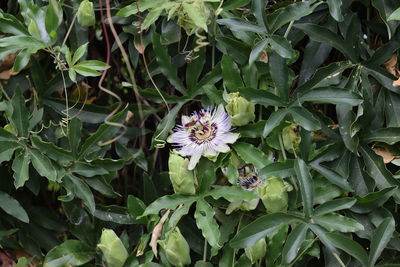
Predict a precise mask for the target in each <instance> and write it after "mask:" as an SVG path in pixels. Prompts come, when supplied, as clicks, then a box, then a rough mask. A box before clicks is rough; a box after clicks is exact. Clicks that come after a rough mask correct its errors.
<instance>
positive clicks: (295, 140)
mask: <svg viewBox="0 0 400 267" xmlns="http://www.w3.org/2000/svg"><path fill="white" fill-rule="evenodd" d="M282 139H283V145H284V146H285V149H286V150H287V151H289V152H290V153H298V152H299V146H300V142H301V137H300V132H299V125H298V124H297V123H292V124H290V125H289V126H287V127H285V128H283V130H282Z"/></svg>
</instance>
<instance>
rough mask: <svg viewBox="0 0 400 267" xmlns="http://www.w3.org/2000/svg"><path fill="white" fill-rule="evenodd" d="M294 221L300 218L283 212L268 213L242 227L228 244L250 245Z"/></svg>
mask: <svg viewBox="0 0 400 267" xmlns="http://www.w3.org/2000/svg"><path fill="white" fill-rule="evenodd" d="M295 222H302V219H301V218H299V217H296V216H293V215H289V214H285V213H272V214H268V215H265V216H262V217H260V218H258V219H256V220H255V221H254V222H252V223H250V224H248V225H246V226H245V227H243V228H242V229H241V230H240V231H239V233H237V234H236V235H235V237H234V238H233V239H232V240H231V241H230V243H229V244H230V245H231V247H233V248H246V247H250V246H252V245H254V244H255V243H257V241H258V240H260V239H261V238H264V237H265V236H267V235H268V234H270V233H273V232H275V231H276V230H277V229H279V228H280V226H282V225H284V224H291V223H295Z"/></svg>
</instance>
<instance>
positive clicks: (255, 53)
mask: <svg viewBox="0 0 400 267" xmlns="http://www.w3.org/2000/svg"><path fill="white" fill-rule="evenodd" d="M268 44H269V40H268V39H263V40H261V41H259V42H258V43H256V45H255V46H254V47H253V49H252V50H251V53H250V57H249V65H252V64H253V63H254V62H255V61H256V60H257V59H259V58H260V55H261V53H262V52H263V51H265V49H266V48H267V46H268Z"/></svg>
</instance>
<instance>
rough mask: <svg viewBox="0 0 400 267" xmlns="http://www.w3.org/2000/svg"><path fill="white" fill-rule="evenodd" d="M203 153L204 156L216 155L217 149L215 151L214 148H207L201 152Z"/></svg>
mask: <svg viewBox="0 0 400 267" xmlns="http://www.w3.org/2000/svg"><path fill="white" fill-rule="evenodd" d="M203 155H204V156H206V157H215V156H216V155H217V151H215V149H212V148H209V149H207V150H206V151H204V152H203Z"/></svg>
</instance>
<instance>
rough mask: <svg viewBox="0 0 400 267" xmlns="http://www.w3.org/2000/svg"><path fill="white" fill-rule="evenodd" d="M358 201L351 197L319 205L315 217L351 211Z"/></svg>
mask: <svg viewBox="0 0 400 267" xmlns="http://www.w3.org/2000/svg"><path fill="white" fill-rule="evenodd" d="M356 201H357V200H356V199H354V198H350V197H344V198H339V199H334V200H331V201H327V202H325V203H323V204H321V205H319V206H318V208H316V209H315V210H314V216H317V215H323V214H326V213H330V212H334V211H338V210H345V209H350V208H351V207H353V205H354V204H355V203H356Z"/></svg>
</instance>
